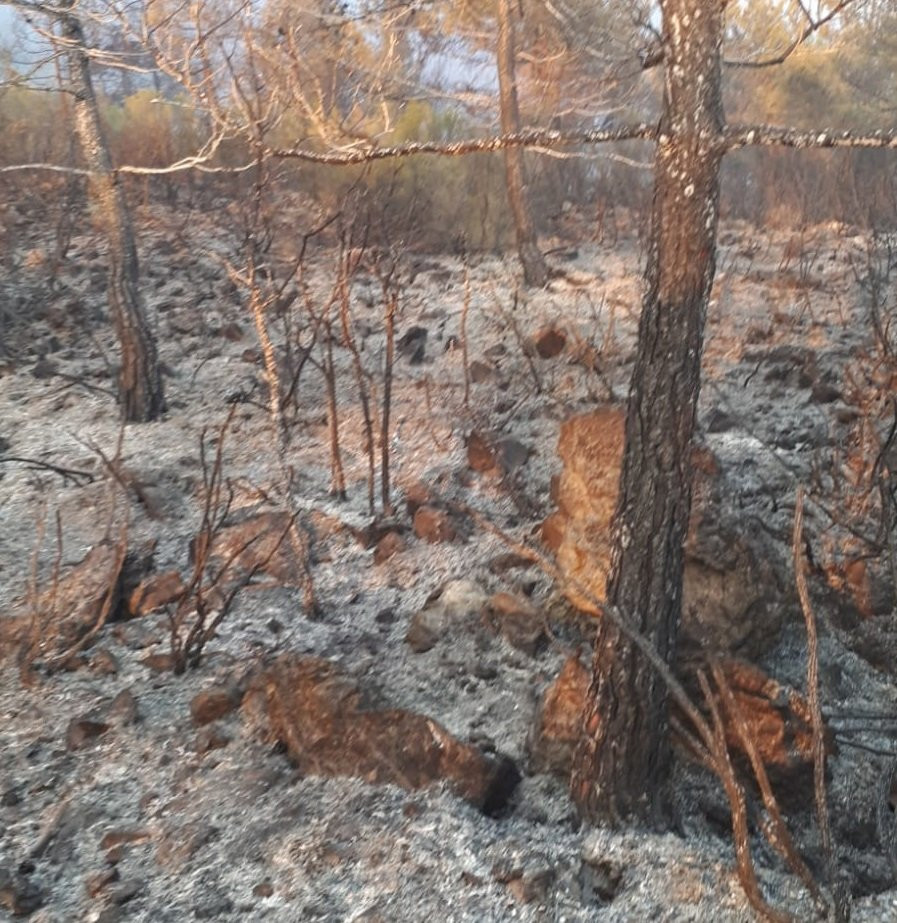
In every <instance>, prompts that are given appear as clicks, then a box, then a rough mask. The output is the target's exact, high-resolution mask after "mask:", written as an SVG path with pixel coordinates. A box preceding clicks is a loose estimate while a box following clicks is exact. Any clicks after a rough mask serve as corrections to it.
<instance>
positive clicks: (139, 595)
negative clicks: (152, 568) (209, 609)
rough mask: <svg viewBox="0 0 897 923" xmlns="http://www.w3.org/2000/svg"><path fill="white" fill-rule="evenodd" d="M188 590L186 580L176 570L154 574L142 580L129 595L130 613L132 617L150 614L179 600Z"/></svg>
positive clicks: (128, 608)
mask: <svg viewBox="0 0 897 923" xmlns="http://www.w3.org/2000/svg"><path fill="white" fill-rule="evenodd" d="M186 590H187V588H186V586H184V581H183V580H182V579H181V575H180V574H179V573H178V572H177V571H176V570H171V571H166V572H165V573H164V574H153V575H152V576H150V577H147V578H146V580H143V581H141V582H140V583H139V584H138V585H137V587H136V588H135V589H134V591H133V592H132V593H131V595H130V596H129V597H128V605H127V610H128V614H129V615H130V616H131V617H132V618H137V617H138V616H142V615H148V614H149V613H150V612H155V611H156V610H157V609H161V608H163V607H164V606H167V605H170V604H171V603H176V602H178V601H179V600H180V599H181V597H182V596H183V595H184V593H185V592H186Z"/></svg>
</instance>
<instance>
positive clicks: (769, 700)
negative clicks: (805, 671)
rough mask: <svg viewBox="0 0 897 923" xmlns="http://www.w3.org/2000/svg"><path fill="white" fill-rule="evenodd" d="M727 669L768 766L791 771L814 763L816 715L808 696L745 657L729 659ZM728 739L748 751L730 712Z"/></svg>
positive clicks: (737, 698) (734, 692) (752, 736)
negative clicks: (814, 717) (813, 718)
mask: <svg viewBox="0 0 897 923" xmlns="http://www.w3.org/2000/svg"><path fill="white" fill-rule="evenodd" d="M723 672H724V673H725V675H726V681H727V682H728V684H729V686H730V688H731V689H732V694H733V696H734V698H735V702H736V705H737V708H738V711H739V712H740V713H741V716H742V718H743V719H744V722H745V724H746V725H747V729H748V733H749V736H750V737H751V739H752V740H753V741H754V743H755V746H756V748H757V752H758V753H759V755H760V757H761V759H762V760H763V762H764V763H765V764H766V767H767V769H770V770H772V771H773V772H775V771H779V772H784V773H789V774H790V773H792V772H795V771H798V770H800V769H802V768H805V767H807V766H810V765H812V762H813V734H812V719H811V716H810V709H809V706H808V705H807V700H806V699H805V698H804V697H803V696H802V695H800V694H799V693H798V692H796V691H795V690H794V689H791V688H789V687H787V686H784V685H782V684H781V683H779V682H777V681H776V680H774V679H772V677H770V676H768V675H767V674H766V673H764V672H763V671H762V670H761V669H760V668H759V667H755V666H753V665H752V664H749V663H745V662H744V661H742V660H727V661H725V662H724V663H723ZM726 742H727V743H728V744H729V747H730V749H732V750H735V751H738V752H741V753H742V754H744V747H743V745H742V743H741V738H740V737H739V735H738V732H737V730H736V728H735V724H734V722H733V720H732V716H731V715H726Z"/></svg>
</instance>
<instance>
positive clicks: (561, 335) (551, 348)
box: [533, 325, 567, 359]
mask: <svg viewBox="0 0 897 923" xmlns="http://www.w3.org/2000/svg"><path fill="white" fill-rule="evenodd" d="M566 345H567V334H566V333H565V332H564V331H563V330H561V329H560V328H558V327H555V326H554V325H550V326H548V327H543V328H542V329H541V330H540V331H539V332H538V333H537V334H536V335H535V336H534V337H533V349H535V351H536V354H537V355H538V356H539V358H540V359H553V358H554V357H555V356H559V355H560V354H561V353H562V352H563V351H564V347H565V346H566Z"/></svg>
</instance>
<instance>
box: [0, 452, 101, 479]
mask: <svg viewBox="0 0 897 923" xmlns="http://www.w3.org/2000/svg"><path fill="white" fill-rule="evenodd" d="M5 462H18V463H19V464H22V465H27V466H28V470H29V471H52V472H53V473H54V474H58V475H59V476H60V477H61V478H62V479H63V481H66V482H68V481H73V482H74V484H75V486H76V487H80V486H81V484H80V483H79V482H78V478H84V483H85V484H92V483H93V482H94V481H95V480H96V476H95V475H93V474H91V473H90V472H89V471H79V470H78V469H76V468H66V467H64V466H62V465H53V464H51V463H50V462H45V461H41V460H40V459H38V458H25V457H23V456H21V455H4V456H3V457H2V458H0V465H2V464H4V463H5Z"/></svg>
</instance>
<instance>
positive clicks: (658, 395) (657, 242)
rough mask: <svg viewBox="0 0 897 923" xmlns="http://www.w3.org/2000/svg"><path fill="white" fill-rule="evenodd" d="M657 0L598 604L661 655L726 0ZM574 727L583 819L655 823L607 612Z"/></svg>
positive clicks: (634, 668)
mask: <svg viewBox="0 0 897 923" xmlns="http://www.w3.org/2000/svg"><path fill="white" fill-rule="evenodd" d="M661 7H662V10H663V25H664V44H665V51H664V61H665V68H666V75H665V87H664V109H663V118H662V122H661V126H660V132H659V136H658V146H657V153H656V160H655V189H654V204H653V213H652V227H651V237H650V247H649V252H648V264H647V268H646V291H645V295H644V301H643V305H642V315H641V320H640V323H639V338H638V347H637V354H636V362H635V368H634V369H633V373H632V382H631V385H630V391H629V403H628V409H627V414H626V449H625V453H624V458H623V468H622V472H621V479H620V496H619V501H618V506H617V515H616V519H615V526H614V554H613V564H612V569H611V577H610V581H609V585H608V593H607V601H608V604H609V605H611V606H613V607H615V608H616V610H617V611H618V612H619V613H620V615H621V617H622V618H624V619H626V620H627V621H628V622H629V623H630V624H631V625H632V626H633V627H635V628H636V629H637V630H638V631H640V632H641V633H642V634H643V635H644V636H645V637H647V638H648V639H649V640H650V641H651V642H652V643H653V644H654V645H655V646H656V649H657V650H658V651H659V652H660V654H661V655H662V656H663V658H664V659H665V660H666V662H667V663H670V662H671V661H672V659H673V657H674V654H675V647H676V635H677V631H678V627H679V619H680V614H681V598H682V570H683V543H684V540H685V535H686V531H687V528H688V519H689V512H690V507H691V473H692V472H691V462H690V450H691V440H692V436H693V432H694V426H695V417H696V409H697V402H698V393H699V389H700V372H701V352H702V347H703V338H704V319H705V316H706V308H707V301H708V298H709V295H710V289H711V286H712V284H713V276H714V270H715V248H716V225H717V215H718V201H719V169H720V161H721V159H722V155H723V143H722V130H723V114H722V100H721V92H720V43H721V38H722V27H723V9H724V7H725V0H662V3H661ZM584 722H585V723H584V730H583V737H582V740H581V743H580V746H579V748H578V752H577V755H576V761H575V765H574V772H573V781H572V785H573V788H572V791H573V796H574V798H575V800H576V802H577V804H578V806H579V808H580V811H581V813H582V814H583V816H584V817H585V818H586V819H588V820H591V821H595V822H602V823H605V824H617V823H620V822H621V821H623V820H625V819H627V818H637V819H641V820H646V821H649V822H654V823H658V822H661V821H662V820H663V815H664V813H665V807H666V805H665V790H666V784H665V783H666V780H667V775H668V769H669V762H670V752H669V744H668V727H667V701H666V690H665V687H664V685H663V682H662V680H661V679H660V677H659V676H658V675H657V674H656V673H655V671H654V670H653V669H652V668H651V667H650V666H649V664H648V662H647V661H646V660H645V659H644V657H643V656H641V655H640V654H639V653H638V651H637V650H636V649H635V647H633V645H632V644H631V643H629V642H628V641H627V640H626V639H625V638H624V637H623V636H622V635H621V634H620V632H619V631H618V630H616V629H615V628H614V627H613V625H611V624H610V622H609V620H608V619H604V620H603V621H602V622H601V624H600V627H599V631H598V638H597V641H596V647H595V659H594V671H593V677H592V684H591V688H590V690H589V699H588V704H587V707H586V713H585V716H584Z"/></svg>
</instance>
